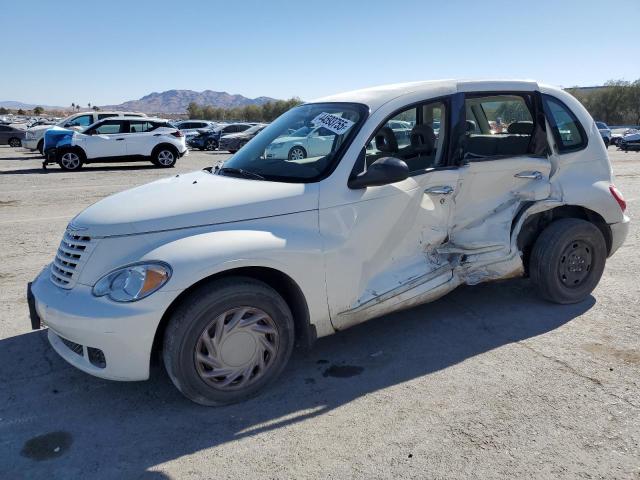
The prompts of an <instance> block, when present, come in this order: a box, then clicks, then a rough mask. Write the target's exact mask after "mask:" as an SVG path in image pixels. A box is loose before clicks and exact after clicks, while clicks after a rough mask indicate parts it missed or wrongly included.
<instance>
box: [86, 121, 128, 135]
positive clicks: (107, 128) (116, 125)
mask: <svg viewBox="0 0 640 480" xmlns="http://www.w3.org/2000/svg"><path fill="white" fill-rule="evenodd" d="M93 131H94V132H95V133H97V134H98V135H115V134H118V133H122V122H121V121H120V120H107V121H105V122H104V123H103V124H102V125H99V126H97V127H96V128H94V129H93Z"/></svg>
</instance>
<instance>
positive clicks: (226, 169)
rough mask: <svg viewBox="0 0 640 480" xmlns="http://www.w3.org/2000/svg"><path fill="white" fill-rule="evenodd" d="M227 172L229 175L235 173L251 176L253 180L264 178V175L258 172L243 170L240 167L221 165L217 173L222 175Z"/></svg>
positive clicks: (241, 175)
mask: <svg viewBox="0 0 640 480" xmlns="http://www.w3.org/2000/svg"><path fill="white" fill-rule="evenodd" d="M225 173H229V174H231V175H237V176H240V177H242V178H253V179H254V180H264V177H263V176H262V175H260V174H258V173H255V172H250V171H249V170H243V169H242V168H233V167H222V168H220V169H218V175H224V174H225Z"/></svg>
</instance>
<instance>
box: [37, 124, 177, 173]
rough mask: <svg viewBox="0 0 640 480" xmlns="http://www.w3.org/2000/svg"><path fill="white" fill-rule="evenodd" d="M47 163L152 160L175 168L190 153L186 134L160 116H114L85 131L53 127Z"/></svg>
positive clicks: (76, 165) (73, 165)
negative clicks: (178, 161) (179, 159)
mask: <svg viewBox="0 0 640 480" xmlns="http://www.w3.org/2000/svg"><path fill="white" fill-rule="evenodd" d="M44 145H45V155H46V160H45V162H44V165H43V166H44V167H45V168H46V164H47V163H58V164H59V165H60V167H61V168H63V169H64V170H78V169H80V168H82V165H83V164H85V163H96V162H129V161H133V162H136V161H151V162H152V163H154V164H155V165H157V166H158V167H173V166H174V165H175V163H176V161H177V160H178V158H180V157H182V156H183V155H185V154H187V152H188V150H187V147H186V143H185V137H184V135H183V134H182V132H180V130H178V129H177V128H175V127H173V126H172V125H170V124H169V123H168V122H167V121H166V120H162V119H160V118H139V117H110V118H107V119H104V120H100V121H99V122H97V123H94V124H93V125H90V126H89V127H87V128H86V129H85V130H83V131H81V132H73V131H69V130H64V129H59V128H52V129H50V130H49V131H48V132H47V133H46V134H45V142H44Z"/></svg>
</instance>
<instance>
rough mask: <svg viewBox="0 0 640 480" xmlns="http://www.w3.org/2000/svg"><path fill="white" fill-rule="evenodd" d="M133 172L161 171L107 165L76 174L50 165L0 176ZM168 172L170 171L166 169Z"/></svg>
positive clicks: (152, 168) (0, 173)
mask: <svg viewBox="0 0 640 480" xmlns="http://www.w3.org/2000/svg"><path fill="white" fill-rule="evenodd" d="M117 170H120V171H135V170H162V169H161V168H160V167H156V166H155V165H109V166H100V167H98V166H93V165H83V167H82V168H81V169H80V170H78V171H76V172H68V171H66V170H63V169H61V168H59V167H58V166H57V165H50V166H49V167H48V168H46V169H45V168H41V167H40V168H23V169H18V170H4V171H2V172H0V175H2V174H4V175H33V174H34V173H40V174H43V175H48V174H50V173H53V174H56V173H67V174H68V173H73V174H74V175H76V174H78V175H80V174H82V173H83V172H84V173H92V172H112V171H117ZM166 170H168V171H170V169H166Z"/></svg>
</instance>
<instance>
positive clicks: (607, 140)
mask: <svg viewBox="0 0 640 480" xmlns="http://www.w3.org/2000/svg"><path fill="white" fill-rule="evenodd" d="M609 143H610V142H609V139H608V138H605V139H604V146H605V148H609Z"/></svg>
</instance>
